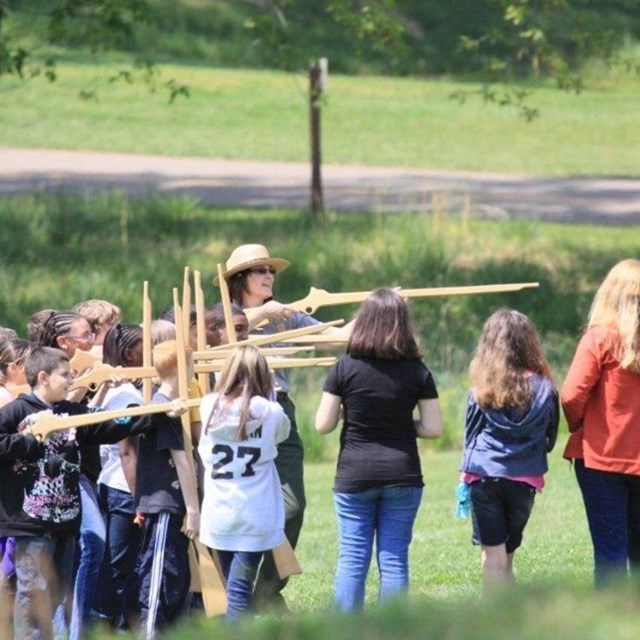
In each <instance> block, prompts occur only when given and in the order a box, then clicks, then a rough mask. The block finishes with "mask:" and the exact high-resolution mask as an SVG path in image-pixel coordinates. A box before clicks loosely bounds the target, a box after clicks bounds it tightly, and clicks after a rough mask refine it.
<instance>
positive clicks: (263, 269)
mask: <svg viewBox="0 0 640 640" xmlns="http://www.w3.org/2000/svg"><path fill="white" fill-rule="evenodd" d="M249 273H258V274H260V275H261V276H266V275H267V273H270V274H271V275H272V276H275V275H276V270H275V269H274V268H273V267H256V268H255V269H250V270H249Z"/></svg>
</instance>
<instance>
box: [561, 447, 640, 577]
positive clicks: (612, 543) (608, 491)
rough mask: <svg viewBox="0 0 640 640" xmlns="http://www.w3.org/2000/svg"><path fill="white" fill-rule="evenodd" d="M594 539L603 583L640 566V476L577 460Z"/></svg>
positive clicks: (598, 573) (597, 570)
mask: <svg viewBox="0 0 640 640" xmlns="http://www.w3.org/2000/svg"><path fill="white" fill-rule="evenodd" d="M574 466H575V470H576V478H577V479H578V485H579V486H580V491H581V492H582V499H583V501H584V507H585V511H586V513H587V521H588V523H589V532H590V533H591V541H592V543H593V559H594V578H595V583H596V586H602V585H603V584H605V583H606V582H608V581H609V580H610V579H611V578H615V577H616V576H620V575H625V574H626V573H627V570H628V567H629V566H630V567H631V569H632V570H635V571H638V569H640V476H633V475H629V474H626V473H612V472H609V471H600V470H598V469H588V468H586V467H585V466H584V461H583V460H576V461H575V462H574Z"/></svg>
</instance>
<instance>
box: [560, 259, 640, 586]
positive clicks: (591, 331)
mask: <svg viewBox="0 0 640 640" xmlns="http://www.w3.org/2000/svg"><path fill="white" fill-rule="evenodd" d="M561 397H562V408H563V410H564V414H565V416H566V418H567V423H568V425H569V431H570V432H571V437H570V438H569V441H568V443H567V447H566V449H565V452H564V457H565V458H567V459H569V460H573V462H574V467H575V471H576V477H577V480H578V485H579V486H580V490H581V492H582V498H583V501H584V506H585V511H586V514H587V520H588V523H589V531H590V533H591V540H592V543H593V551H594V563H595V582H596V585H602V584H603V583H604V582H607V581H608V580H610V579H611V578H612V577H615V576H620V575H624V574H626V573H627V572H628V570H629V569H631V570H632V571H633V570H636V571H637V570H638V569H640V260H632V259H629V260H623V261H622V262H619V263H618V264H616V265H615V266H614V267H613V268H612V269H611V271H610V272H609V273H608V274H607V276H606V278H605V279H604V281H603V282H602V284H601V285H600V288H599V289H598V291H597V293H596V296H595V298H594V300H593V304H592V306H591V311H590V313H589V324H588V326H587V330H586V331H585V333H584V335H583V336H582V338H581V340H580V343H579V344H578V347H577V349H576V353H575V356H574V358H573V362H572V363H571V367H570V368H569V372H568V373H567V378H566V380H565V382H564V384H563V386H562V392H561Z"/></svg>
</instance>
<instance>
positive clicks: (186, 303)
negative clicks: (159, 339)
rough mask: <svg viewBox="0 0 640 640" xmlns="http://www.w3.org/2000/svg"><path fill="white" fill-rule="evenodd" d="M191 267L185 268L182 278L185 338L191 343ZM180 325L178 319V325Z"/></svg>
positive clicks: (187, 342)
mask: <svg viewBox="0 0 640 640" xmlns="http://www.w3.org/2000/svg"><path fill="white" fill-rule="evenodd" d="M189 273H190V269H189V267H185V268H184V277H183V279H182V327H183V328H184V332H185V334H184V339H185V341H186V344H189V335H190V333H191V285H190V283H189ZM177 326H178V323H177V320H176V327H177Z"/></svg>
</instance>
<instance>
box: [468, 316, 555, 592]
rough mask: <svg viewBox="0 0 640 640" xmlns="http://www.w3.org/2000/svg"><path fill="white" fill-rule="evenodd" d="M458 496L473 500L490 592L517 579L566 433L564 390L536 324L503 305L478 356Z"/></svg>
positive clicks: (485, 581)
mask: <svg viewBox="0 0 640 640" xmlns="http://www.w3.org/2000/svg"><path fill="white" fill-rule="evenodd" d="M470 374H471V384H472V388H471V392H470V394H469V400H468V403H467V413H466V420H465V443H464V453H463V458H462V465H461V467H460V471H461V472H462V476H461V481H462V482H461V485H460V487H459V489H458V496H459V498H460V499H461V500H462V502H463V503H464V502H467V503H470V505H469V506H470V509H471V515H472V520H473V537H472V541H473V543H474V544H477V545H480V547H481V562H482V576H483V589H484V591H485V592H486V591H488V590H490V589H492V588H493V587H494V586H496V585H501V584H505V583H510V582H514V581H515V577H514V574H513V557H514V554H515V551H516V549H517V548H518V547H519V546H520V544H521V543H522V534H523V531H524V528H525V526H526V524H527V522H528V520H529V516H530V515H531V511H532V509H533V502H534V498H535V494H536V491H541V490H542V487H543V486H544V474H545V473H546V472H547V470H548V464H547V453H548V452H549V451H551V449H552V448H553V446H554V444H555V441H556V436H557V432H558V417H559V406H558V394H557V391H556V389H555V386H554V384H553V381H552V380H551V374H550V371H549V365H548V364H547V362H546V359H545V356H544V352H543V349H542V344H541V342H540V338H539V337H538V333H537V331H536V329H535V326H534V325H533V323H532V322H531V320H529V318H527V316H525V315H524V314H522V313H520V312H519V311H515V310H513V309H499V310H498V311H496V312H495V313H493V314H492V315H491V316H490V317H489V318H488V320H487V321H486V322H485V324H484V327H483V329H482V335H481V336H480V340H479V342H478V346H477V348H476V352H475V355H474V357H473V360H472V361H471V366H470Z"/></svg>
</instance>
